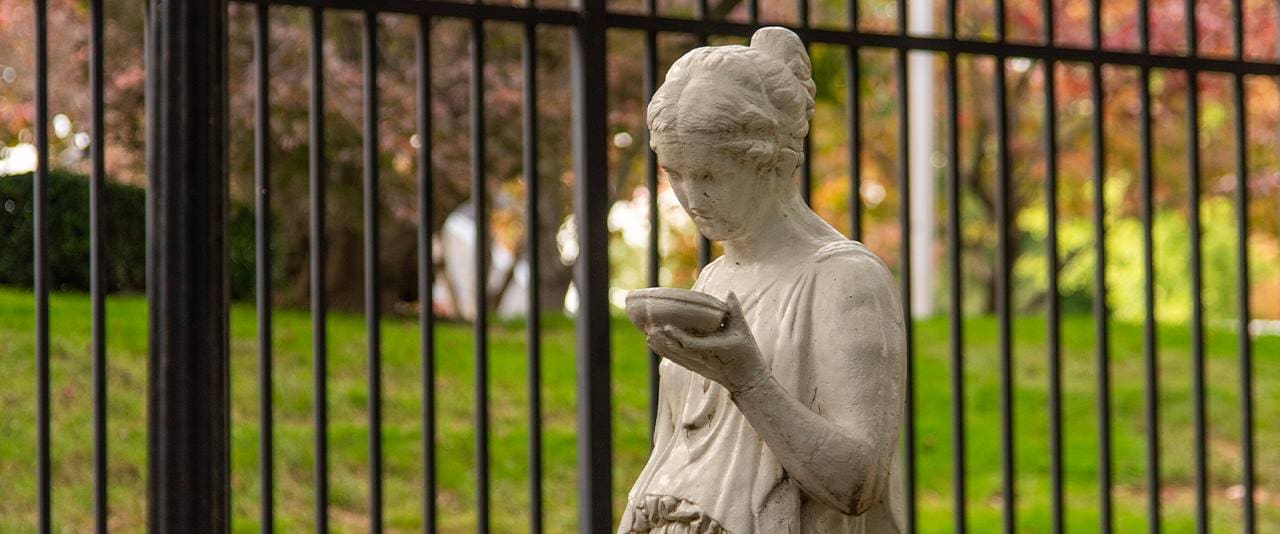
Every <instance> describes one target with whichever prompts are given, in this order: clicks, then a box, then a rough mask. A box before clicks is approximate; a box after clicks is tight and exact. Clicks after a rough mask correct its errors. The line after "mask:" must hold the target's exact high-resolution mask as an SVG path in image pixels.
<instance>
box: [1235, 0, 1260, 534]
mask: <svg viewBox="0 0 1280 534" xmlns="http://www.w3.org/2000/svg"><path fill="white" fill-rule="evenodd" d="M1239 3H1240V2H1239V1H1236V2H1233V4H1234V6H1235V7H1234V8H1233V9H1235V10H1236V11H1237V16H1236V28H1235V31H1236V43H1235V44H1236V54H1237V57H1238V56H1239V54H1240V51H1241V50H1243V46H1242V43H1241V42H1240V39H1241V38H1240V35H1241V33H1242V28H1241V27H1240V16H1239V14H1238V10H1239ZM1244 82H1245V78H1244V75H1243V74H1241V73H1239V72H1237V73H1235V76H1234V77H1233V78H1232V83H1231V100H1232V107H1233V108H1234V112H1235V113H1234V114H1235V138H1236V158H1235V159H1236V162H1235V163H1236V183H1235V186H1236V198H1235V204H1236V258H1237V261H1238V262H1239V263H1238V264H1237V271H1236V294H1237V295H1239V298H1238V299H1236V329H1237V332H1238V333H1237V340H1238V341H1237V342H1238V345H1237V347H1236V352H1237V353H1238V356H1239V361H1240V475H1241V476H1240V484H1241V486H1242V487H1243V489H1244V498H1243V499H1241V500H1242V501H1243V502H1242V503H1241V506H1242V507H1243V508H1242V512H1243V516H1242V519H1243V523H1244V529H1243V530H1244V531H1245V532H1247V533H1250V534H1251V533H1253V532H1254V531H1255V530H1256V528H1257V527H1256V521H1257V517H1256V511H1255V506H1256V505H1255V502H1254V500H1255V498H1256V497H1255V493H1254V485H1255V478H1254V446H1253V340H1252V339H1251V338H1250V334H1249V159H1248V143H1249V137H1248V135H1247V134H1248V126H1249V122H1248V108H1247V106H1246V103H1245V91H1244V89H1245V87H1244Z"/></svg>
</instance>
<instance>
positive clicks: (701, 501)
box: [618, 28, 905, 534]
mask: <svg viewBox="0 0 1280 534" xmlns="http://www.w3.org/2000/svg"><path fill="white" fill-rule="evenodd" d="M810 72H811V71H810V64H809V57H808V54H807V53H806V51H805V48H804V45H803V44H802V43H801V42H800V40H799V39H798V38H797V37H796V35H795V34H794V33H792V32H790V31H788V30H786V29H783V28H763V29H761V30H759V31H758V32H756V34H755V36H754V37H752V39H751V45H750V46H737V45H733V46H718V47H703V48H698V49H695V50H692V51H690V52H689V53H687V54H685V55H684V56H683V57H681V58H680V60H678V61H677V62H676V63H675V64H674V65H673V66H672V67H671V69H670V71H668V73H667V77H666V82H665V83H664V84H663V85H662V87H661V88H659V89H658V91H657V93H656V94H655V95H654V97H653V100H652V101H651V103H650V105H649V110H648V123H649V129H650V131H651V133H652V135H651V141H652V145H653V148H654V150H655V151H656V152H657V154H658V161H659V163H660V164H661V165H662V167H663V169H664V170H665V172H666V174H667V176H668V178H669V181H670V184H671V186H672V188H673V189H674V190H675V193H676V196H677V198H679V200H680V204H681V205H682V206H683V207H684V208H685V210H686V211H687V212H688V213H689V215H690V216H691V217H692V218H693V220H694V223H695V224H696V225H697V227H698V230H699V231H700V232H701V233H702V234H703V235H705V236H706V237H708V238H710V239H714V240H717V241H720V242H722V244H723V245H724V251H725V254H724V256H722V257H720V258H718V259H717V260H715V261H714V262H712V263H711V264H710V265H708V266H707V267H706V268H705V269H703V271H702V273H701V274H700V275H699V277H698V281H697V283H696V284H695V285H694V288H693V291H694V292H697V293H704V294H706V295H710V296H712V297H715V298H716V299H719V301H720V302H722V303H723V308H722V309H723V310H725V315H724V317H723V318H722V320H721V321H720V324H719V325H717V326H718V328H715V329H709V328H708V326H709V324H707V323H708V321H709V320H708V319H707V317H704V316H705V315H707V313H706V312H707V310H708V309H710V310H714V309H715V307H716V306H715V304H716V302H715V301H707V302H711V303H712V304H707V302H703V301H704V300H705V299H702V297H703V295H696V296H695V295H683V296H682V295H681V293H680V291H681V290H676V289H661V290H656V291H655V290H646V293H645V294H643V295H638V296H637V297H636V298H633V299H629V300H628V306H627V307H628V310H627V311H628V316H629V317H631V318H632V320H633V322H635V323H636V324H637V326H638V327H640V328H641V329H643V330H644V331H645V334H646V336H647V338H648V342H649V345H650V347H652V348H653V349H654V351H656V352H657V353H658V354H660V355H662V356H663V357H664V358H665V359H664V361H663V363H662V365H661V367H660V372H661V382H660V386H659V406H658V420H657V428H656V431H655V438H654V441H655V443H654V450H653V454H652V456H651V457H650V458H649V461H648V463H647V464H646V465H645V468H644V470H643V471H642V472H641V474H640V477H639V479H638V480H636V482H635V485H634V486H633V487H632V489H631V492H630V493H629V496H628V505H627V508H626V511H625V512H624V514H623V517H622V522H621V524H620V526H619V527H618V532H620V533H629V532H653V533H683V532H731V533H734V534H746V533H756V532H758V533H775V532H783V533H785V532H794V533H810V532H814V533H817V532H822V533H850V532H858V533H863V532H865V533H875V534H880V533H897V532H901V531H902V529H903V525H902V523H903V513H902V493H901V475H900V466H901V463H900V459H899V455H898V447H897V443H898V433H899V427H900V426H901V422H902V409H903V399H904V394H905V386H904V381H905V354H904V352H905V334H904V329H903V316H902V307H901V304H900V302H899V300H898V291H897V289H896V288H895V285H894V280H893V277H892V275H891V274H890V273H889V271H888V269H887V268H886V267H885V265H884V263H882V262H881V261H880V259H879V258H877V257H876V256H875V255H874V254H872V253H871V252H870V251H868V250H867V249H866V248H865V247H863V246H862V245H861V244H860V243H858V242H856V241H850V240H848V239H846V238H845V237H844V236H842V235H840V233H839V232H837V231H836V230H835V229H833V228H832V227H831V226H830V225H828V224H827V223H826V222H824V221H823V220H822V219H820V218H819V217H818V216H817V215H816V214H815V213H814V212H813V211H812V210H810V209H809V207H808V206H807V205H806V204H805V203H804V201H803V200H802V199H801V198H800V194H799V190H798V188H797V186H796V182H795V180H794V175H795V171H796V169H797V167H798V166H799V164H800V162H801V161H802V159H803V154H802V152H801V151H802V147H803V139H804V137H805V134H806V133H807V132H808V128H809V119H810V117H812V115H813V94H814V85H813V81H812V80H811V79H810ZM655 299H657V300H655ZM682 302H687V303H688V306H690V309H689V310H686V312H680V311H679V310H677V309H673V308H674V307H679V306H681V305H682ZM693 308H697V309H693ZM704 308H706V309H704ZM655 310H657V311H656V312H655Z"/></svg>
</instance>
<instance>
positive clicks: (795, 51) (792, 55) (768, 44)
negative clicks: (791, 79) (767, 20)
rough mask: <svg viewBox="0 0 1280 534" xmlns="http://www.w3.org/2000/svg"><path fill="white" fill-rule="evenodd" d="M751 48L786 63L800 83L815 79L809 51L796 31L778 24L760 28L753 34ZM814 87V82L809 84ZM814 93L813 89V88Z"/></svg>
mask: <svg viewBox="0 0 1280 534" xmlns="http://www.w3.org/2000/svg"><path fill="white" fill-rule="evenodd" d="M751 48H754V49H756V50H759V51H761V52H764V53H766V54H768V55H769V56H770V57H772V58H774V59H777V60H778V61H781V62H782V63H784V64H785V65H786V66H787V68H788V69H790V70H791V74H793V75H795V77H796V79H797V80H800V83H806V82H812V81H813V67H812V65H811V64H810V63H809V52H808V51H807V50H805V47H804V43H803V42H801V41H800V36H798V35H796V34H795V32H792V31H791V30H788V29H786V28H782V27H778V26H769V27H767V28H760V29H759V30H756V33H755V34H754V35H752V36H751ZM807 85H809V87H810V88H811V89H812V87H813V86H812V84H807ZM811 94H812V90H811Z"/></svg>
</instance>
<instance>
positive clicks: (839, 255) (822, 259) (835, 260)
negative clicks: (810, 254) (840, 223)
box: [814, 239, 889, 275]
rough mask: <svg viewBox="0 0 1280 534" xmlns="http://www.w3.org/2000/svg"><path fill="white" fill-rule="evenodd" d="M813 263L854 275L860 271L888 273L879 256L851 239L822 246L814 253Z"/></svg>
mask: <svg viewBox="0 0 1280 534" xmlns="http://www.w3.org/2000/svg"><path fill="white" fill-rule="evenodd" d="M814 263H816V264H818V265H821V266H822V268H824V269H835V270H839V271H846V270H851V271H852V273H851V274H854V275H856V274H858V271H861V270H862V269H870V270H872V271H877V270H883V271H884V272H886V273H887V272H888V271H889V267H888V266H887V265H885V263H884V261H883V260H881V259H880V257H879V256H876V254H875V253H874V252H871V250H870V249H868V248H867V247H866V245H863V244H862V243H860V242H858V241H854V240H852V239H839V240H833V241H831V242H829V243H827V244H825V245H823V246H822V247H821V248H819V249H818V251H817V252H816V253H814Z"/></svg>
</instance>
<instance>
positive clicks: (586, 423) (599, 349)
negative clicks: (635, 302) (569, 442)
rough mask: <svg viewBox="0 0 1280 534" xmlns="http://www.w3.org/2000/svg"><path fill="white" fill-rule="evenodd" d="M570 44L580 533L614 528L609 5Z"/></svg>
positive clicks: (592, 7) (587, 17)
mask: <svg viewBox="0 0 1280 534" xmlns="http://www.w3.org/2000/svg"><path fill="white" fill-rule="evenodd" d="M581 14H582V15H581V17H580V18H579V22H578V25H577V27H576V28H574V32H573V38H572V39H571V46H570V59H571V62H570V65H571V67H572V68H571V71H572V72H571V75H572V79H573V176H574V180H573V199H574V219H575V220H577V221H579V224H578V250H579V251H580V252H579V254H578V261H577V263H575V264H574V272H573V274H574V285H575V287H577V288H578V302H579V303H580V305H579V310H578V316H577V319H576V328H575V329H574V334H575V338H576V344H575V350H574V360H575V368H576V383H577V398H578V414H577V419H578V427H577V433H578V436H577V438H578V440H577V441H578V445H577V447H578V531H579V532H581V533H582V534H591V533H593V532H606V531H609V530H610V529H611V528H613V517H612V513H611V506H612V502H613V500H612V481H613V476H612V471H611V469H612V467H613V466H612V451H611V450H610V446H611V443H612V429H611V428H610V419H611V417H610V413H609V410H610V408H609V406H610V399H609V389H610V388H609V379H610V378H609V376H610V374H609V368H610V362H609V358H610V351H609V298H608V293H609V236H608V229H607V228H606V227H605V225H603V224H590V223H589V222H588V221H597V222H598V221H604V220H605V219H606V218H607V216H608V211H609V190H608V185H609V184H608V175H609V174H608V173H609V167H608V154H607V152H606V146H605V137H606V135H607V132H608V129H607V123H606V121H607V115H606V112H607V111H608V106H607V103H606V93H605V87H606V84H605V81H606V80H605V57H606V56H605V53H606V48H605V47H606V40H605V31H606V25H605V15H606V13H605V0H583V1H582V10H581Z"/></svg>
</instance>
